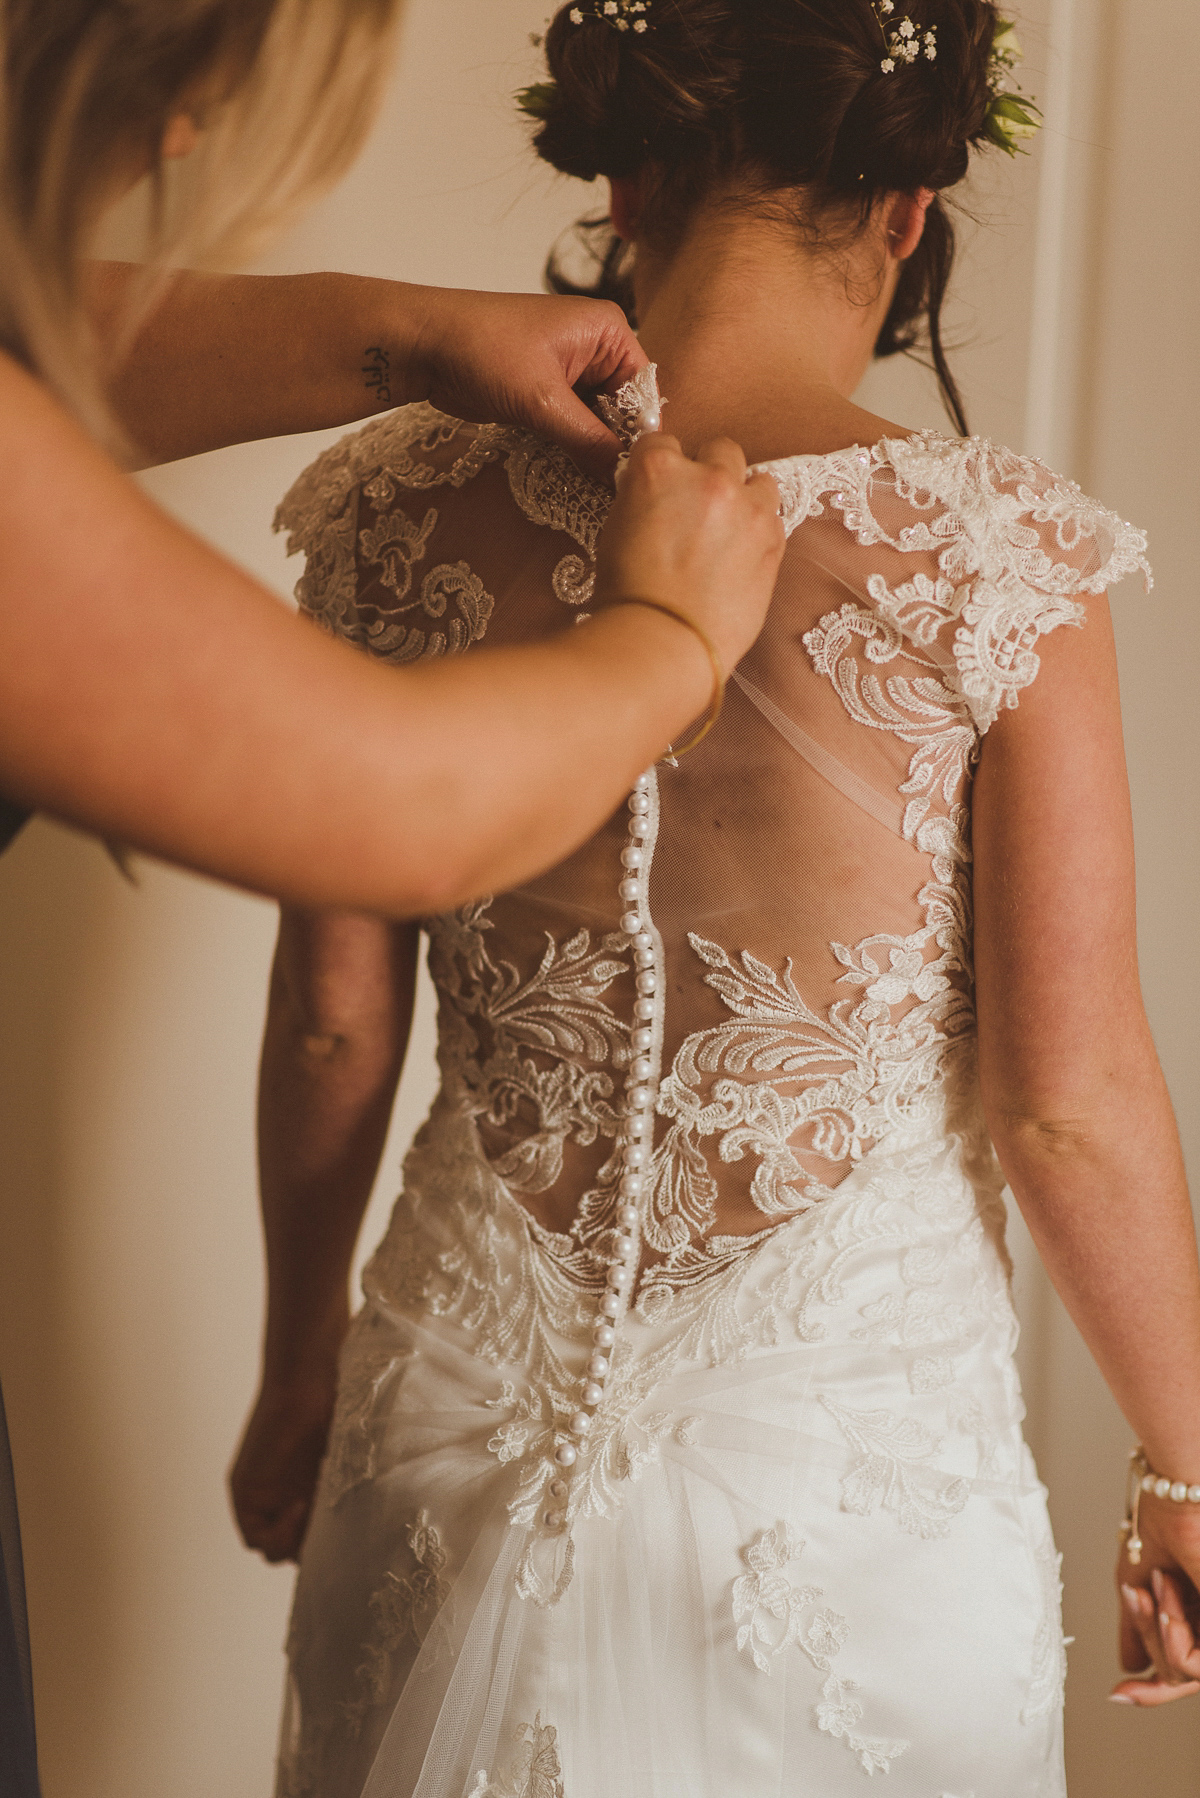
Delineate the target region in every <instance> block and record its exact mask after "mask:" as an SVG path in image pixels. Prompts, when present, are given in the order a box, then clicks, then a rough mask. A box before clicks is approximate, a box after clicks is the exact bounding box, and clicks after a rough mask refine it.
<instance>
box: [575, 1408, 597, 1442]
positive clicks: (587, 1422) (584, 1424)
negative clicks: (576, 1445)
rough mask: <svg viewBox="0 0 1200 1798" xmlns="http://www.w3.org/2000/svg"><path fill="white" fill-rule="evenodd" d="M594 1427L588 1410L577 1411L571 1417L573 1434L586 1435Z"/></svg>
mask: <svg viewBox="0 0 1200 1798" xmlns="http://www.w3.org/2000/svg"><path fill="white" fill-rule="evenodd" d="M591 1427H592V1420H591V1418H590V1417H589V1416H588V1414H587V1412H586V1411H576V1413H575V1415H574V1417H573V1418H572V1419H571V1434H572V1436H586V1435H587V1433H588V1431H589V1430H590V1429H591Z"/></svg>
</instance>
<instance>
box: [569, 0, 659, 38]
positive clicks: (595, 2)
mask: <svg viewBox="0 0 1200 1798" xmlns="http://www.w3.org/2000/svg"><path fill="white" fill-rule="evenodd" d="M649 11H650V0H592V3H591V6H590V7H589V8H588V10H587V12H585V11H584V9H583V7H582V6H573V7H572V8H571V11H570V13H569V14H568V17H569V18H570V21H571V23H572V25H582V24H583V21H584V19H586V18H591V19H601V20H603V21H604V23H605V24H606V25H611V26H612V28H613V30H614V31H645V29H646V14H647V13H648V12H649Z"/></svg>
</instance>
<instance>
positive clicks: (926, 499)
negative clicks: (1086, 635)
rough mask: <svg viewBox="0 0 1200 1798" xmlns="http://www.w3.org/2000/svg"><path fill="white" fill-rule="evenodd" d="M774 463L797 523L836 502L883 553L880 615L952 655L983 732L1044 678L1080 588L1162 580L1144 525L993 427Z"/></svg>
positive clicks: (1080, 614)
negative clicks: (1047, 657)
mask: <svg viewBox="0 0 1200 1798" xmlns="http://www.w3.org/2000/svg"><path fill="white" fill-rule="evenodd" d="M766 466H767V467H768V469H769V471H770V472H771V474H773V475H774V476H775V478H776V480H777V481H778V483H779V486H780V489H781V491H782V494H783V499H784V517H785V520H786V522H787V524H788V527H789V530H793V529H795V527H796V526H797V525H798V524H800V523H802V522H803V521H804V519H806V518H815V517H819V516H820V515H821V514H822V513H823V512H825V511H826V510H827V509H829V510H832V511H834V512H840V513H841V515H842V519H843V522H844V524H845V526H846V528H847V530H848V531H849V532H850V533H851V534H852V536H853V537H854V538H855V539H856V540H857V542H858V543H859V544H860V545H861V546H863V547H869V548H875V549H876V550H882V551H883V552H884V553H883V554H880V555H878V556H877V558H876V562H877V566H876V569H875V570H874V571H873V572H872V573H871V574H870V575H869V577H868V578H867V580H866V582H865V587H866V591H867V593H868V595H869V597H870V599H871V601H872V602H873V605H874V607H875V611H876V615H877V616H878V617H879V618H880V620H881V621H882V622H883V623H884V625H885V627H886V628H890V629H894V630H896V631H897V632H898V633H899V636H900V638H902V639H904V640H905V641H907V642H909V643H911V644H913V645H915V646H917V647H918V648H920V649H921V650H922V651H923V652H925V653H926V654H927V655H929V656H930V657H931V659H933V660H934V661H937V662H940V663H942V664H943V666H944V671H945V678H946V681H947V684H948V686H949V687H950V688H951V689H952V690H953V691H954V692H956V693H958V694H959V695H960V697H961V698H962V699H963V700H964V702H965V703H966V706H967V708H968V710H969V712H970V715H971V719H972V722H973V723H974V725H975V728H976V730H977V731H978V732H979V733H980V734H981V735H982V734H983V733H984V732H985V731H987V730H988V729H989V728H990V727H991V725H992V724H994V722H995V720H996V718H997V717H998V716H999V714H1000V712H1001V711H1002V710H1005V709H1007V708H1011V707H1013V706H1015V705H1016V704H1017V700H1018V696H1019V695H1020V693H1021V691H1022V689H1023V688H1025V687H1027V686H1028V685H1029V684H1030V682H1031V681H1032V680H1033V679H1034V678H1035V676H1036V674H1037V671H1038V667H1039V661H1038V656H1037V653H1036V650H1035V647H1034V646H1035V645H1036V643H1037V641H1038V638H1039V637H1043V636H1045V635H1046V634H1047V633H1048V632H1050V631H1052V630H1055V629H1056V628H1057V627H1058V626H1059V625H1061V624H1075V625H1078V624H1081V623H1082V622H1083V618H1084V607H1083V605H1082V604H1081V596H1083V595H1086V594H1098V593H1103V592H1104V591H1105V590H1106V589H1107V588H1108V587H1110V586H1112V585H1114V584H1115V583H1116V582H1117V581H1119V580H1122V579H1123V578H1124V577H1125V576H1126V575H1127V574H1131V573H1132V572H1133V571H1134V570H1135V569H1139V568H1140V569H1141V570H1142V572H1143V574H1144V575H1145V577H1146V583H1147V588H1149V586H1150V585H1151V584H1152V583H1151V577H1150V565H1149V563H1148V561H1147V560H1146V538H1145V534H1144V533H1143V532H1142V531H1139V530H1136V529H1135V528H1134V527H1133V526H1132V525H1130V524H1126V523H1125V522H1124V520H1122V519H1120V518H1118V517H1117V516H1116V514H1115V513H1113V512H1110V511H1108V510H1107V509H1106V508H1105V507H1104V506H1101V505H1099V504H1097V502H1096V501H1095V500H1093V499H1089V498H1088V496H1087V495H1086V494H1085V493H1083V492H1082V491H1081V489H1080V488H1079V487H1077V486H1076V485H1075V483H1074V482H1073V481H1067V480H1064V479H1062V477H1060V476H1058V475H1055V474H1053V473H1052V472H1051V471H1050V470H1049V469H1048V468H1046V467H1045V466H1044V465H1043V464H1042V463H1040V462H1035V461H1032V460H1030V459H1029V458H1028V457H1024V456H1018V455H1016V454H1015V453H1014V452H1013V451H1011V450H1008V449H1003V448H1001V447H999V446H996V445H993V444H991V443H988V442H987V441H985V440H984V439H982V438H978V437H972V438H967V439H961V438H955V437H946V436H943V435H942V434H941V433H940V432H936V431H923V432H917V433H915V434H914V435H913V436H911V437H903V438H892V439H885V440H884V441H883V442H881V443H878V444H876V445H875V447H874V448H873V449H870V450H867V449H861V448H854V449H849V450H840V451H838V452H836V453H835V454H834V455H832V456H821V457H797V458H793V459H791V460H789V461H785V462H781V463H772V464H766ZM888 550H891V551H895V552H898V554H896V555H893V556H891V557H889V556H888V555H887V553H886V552H887V551H888ZM922 561H924V563H925V566H924V568H922V566H921V563H922ZM810 647H811V646H810Z"/></svg>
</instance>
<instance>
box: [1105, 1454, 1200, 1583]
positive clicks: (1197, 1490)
mask: <svg viewBox="0 0 1200 1798" xmlns="http://www.w3.org/2000/svg"><path fill="white" fill-rule="evenodd" d="M1127 1478H1128V1484H1127V1486H1126V1490H1125V1521H1124V1523H1122V1525H1121V1540H1122V1542H1123V1543H1124V1544H1125V1552H1126V1554H1127V1555H1128V1556H1129V1564H1130V1566H1131V1567H1140V1566H1141V1562H1142V1538H1141V1534H1140V1533H1139V1529H1138V1521H1139V1516H1138V1514H1139V1512H1140V1510H1141V1504H1142V1494H1143V1492H1152V1493H1153V1494H1154V1496H1155V1498H1169V1499H1170V1500H1171V1502H1172V1504H1176V1505H1200V1486H1189V1485H1188V1483H1187V1481H1186V1480H1169V1479H1167V1477H1166V1476H1165V1474H1161V1473H1155V1471H1154V1469H1153V1467H1151V1465H1150V1463H1149V1461H1148V1460H1147V1459H1146V1451H1145V1449H1144V1448H1143V1447H1142V1445H1141V1443H1140V1442H1139V1443H1138V1445H1137V1447H1136V1448H1134V1449H1131V1450H1130V1453H1129V1473H1128V1476H1127Z"/></svg>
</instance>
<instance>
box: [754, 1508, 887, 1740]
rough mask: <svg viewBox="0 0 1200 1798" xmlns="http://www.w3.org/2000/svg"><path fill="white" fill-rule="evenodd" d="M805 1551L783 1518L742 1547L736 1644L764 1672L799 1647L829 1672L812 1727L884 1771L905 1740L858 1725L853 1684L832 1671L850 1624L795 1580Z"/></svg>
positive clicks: (859, 1710)
mask: <svg viewBox="0 0 1200 1798" xmlns="http://www.w3.org/2000/svg"><path fill="white" fill-rule="evenodd" d="M803 1553H804V1543H803V1542H801V1541H800V1540H799V1539H798V1537H797V1536H796V1535H795V1533H794V1532H793V1530H792V1529H791V1527H790V1526H789V1525H788V1524H787V1523H777V1524H776V1525H775V1527H774V1528H773V1529H769V1530H764V1531H763V1533H762V1534H761V1535H760V1536H759V1537H758V1538H757V1539H756V1540H755V1541H754V1542H753V1543H751V1545H750V1547H749V1548H746V1549H743V1551H742V1558H743V1560H744V1561H745V1562H746V1565H747V1567H748V1568H749V1572H747V1573H743V1574H741V1575H739V1577H738V1578H737V1579H736V1580H735V1581H734V1583H733V1619H734V1622H735V1623H736V1624H737V1625H738V1633H737V1646H738V1649H739V1651H742V1650H744V1649H747V1648H748V1649H749V1650H750V1654H751V1657H752V1658H753V1661H754V1665H755V1666H756V1667H757V1668H758V1670H759V1672H760V1673H767V1674H769V1673H770V1672H771V1667H772V1662H774V1661H775V1660H777V1659H778V1658H779V1656H780V1655H783V1654H786V1653H787V1652H788V1650H789V1649H791V1648H799V1649H800V1650H801V1651H802V1653H804V1654H806V1655H807V1656H808V1659H809V1660H810V1661H811V1662H812V1664H813V1666H814V1667H815V1668H816V1669H817V1671H818V1672H820V1673H824V1674H825V1675H826V1676H827V1677H826V1680H825V1683H824V1685H823V1686H822V1688H821V1701H820V1703H818V1704H816V1705H814V1707H813V1717H814V1720H815V1721H816V1725H817V1728H818V1729H820V1730H822V1731H823V1732H824V1733H825V1734H826V1735H831V1736H835V1737H837V1738H838V1739H839V1740H841V1741H843V1742H844V1743H845V1744H846V1747H847V1748H849V1749H850V1751H851V1752H852V1753H853V1754H854V1755H856V1756H857V1758H858V1762H859V1765H860V1766H861V1767H862V1769H863V1772H864V1773H886V1772H887V1771H888V1770H889V1768H890V1767H891V1764H892V1762H893V1761H894V1760H897V1759H898V1758H899V1756H900V1755H902V1754H903V1753H904V1752H905V1750H906V1749H907V1748H908V1747H909V1743H908V1742H902V1741H895V1740H887V1739H885V1738H883V1737H879V1736H865V1735H863V1734H862V1733H861V1731H860V1729H859V1727H858V1726H859V1724H860V1723H861V1722H862V1719H863V1716H864V1709H863V1706H862V1705H861V1704H860V1703H859V1701H858V1700H857V1699H856V1698H855V1697H854V1696H853V1694H854V1692H855V1690H856V1687H855V1686H854V1684H853V1682H852V1681H850V1680H842V1679H839V1678H838V1677H837V1675H836V1673H835V1672H834V1671H833V1662H834V1659H835V1658H836V1656H837V1655H838V1653H839V1652H840V1650H841V1649H842V1648H843V1647H844V1645H845V1643H846V1641H847V1639H848V1637H849V1634H850V1625H849V1624H848V1623H847V1621H846V1619H845V1618H844V1617H842V1616H839V1615H838V1613H837V1612H836V1611H833V1610H830V1609H829V1608H828V1607H827V1606H821V1605H820V1604H819V1600H820V1599H821V1597H822V1593H821V1590H820V1588H819V1587H817V1586H796V1585H793V1584H792V1580H791V1578H790V1575H789V1569H790V1567H791V1566H792V1564H793V1563H794V1562H796V1561H798V1560H799V1559H800V1557H801V1555H802V1554H803Z"/></svg>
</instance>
